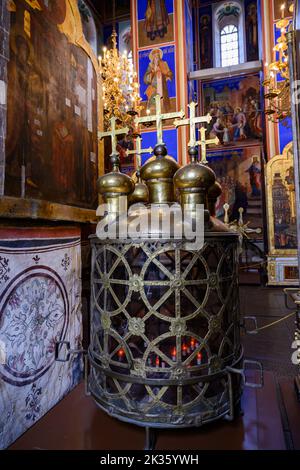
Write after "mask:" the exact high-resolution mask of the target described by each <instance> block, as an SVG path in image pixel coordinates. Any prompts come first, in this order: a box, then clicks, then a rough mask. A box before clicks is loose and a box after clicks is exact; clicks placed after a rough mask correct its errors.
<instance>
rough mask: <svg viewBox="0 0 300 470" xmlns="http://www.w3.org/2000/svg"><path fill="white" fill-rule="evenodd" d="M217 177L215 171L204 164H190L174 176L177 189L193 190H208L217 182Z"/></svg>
mask: <svg viewBox="0 0 300 470" xmlns="http://www.w3.org/2000/svg"><path fill="white" fill-rule="evenodd" d="M215 179H216V176H215V173H214V172H213V170H211V169H210V168H209V167H208V166H205V165H202V163H199V162H195V163H190V164H188V165H186V166H183V167H182V168H180V169H179V170H178V171H177V172H176V174H175V176H174V184H175V186H176V188H178V189H179V190H180V189H193V188H203V189H204V190H208V188H209V187H210V186H212V185H213V184H214V182H215Z"/></svg>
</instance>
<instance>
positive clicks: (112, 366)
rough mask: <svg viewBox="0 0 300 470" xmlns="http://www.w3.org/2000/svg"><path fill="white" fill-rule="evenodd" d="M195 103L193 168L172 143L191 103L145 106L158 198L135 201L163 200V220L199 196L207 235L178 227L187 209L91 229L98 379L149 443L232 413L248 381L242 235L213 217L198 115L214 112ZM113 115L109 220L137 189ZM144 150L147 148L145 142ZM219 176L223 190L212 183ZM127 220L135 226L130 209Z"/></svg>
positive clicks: (91, 355) (99, 395)
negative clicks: (96, 231)
mask: <svg viewBox="0 0 300 470" xmlns="http://www.w3.org/2000/svg"><path fill="white" fill-rule="evenodd" d="M195 107H196V104H195V103H191V104H190V119H185V120H183V121H176V126H179V125H190V143H189V156H190V164H188V165H186V166H185V167H183V168H179V166H178V164H177V163H176V162H175V160H174V159H173V158H172V157H170V156H168V155H167V149H166V147H165V145H164V143H163V141H162V120H163V119H171V118H172V119H173V118H175V117H181V118H182V117H183V115H184V113H182V112H180V113H169V114H164V115H162V114H161V113H160V97H156V108H157V115H156V116H148V117H143V118H137V121H139V122H144V121H148V120H150V119H151V120H155V121H156V124H157V137H158V143H157V145H156V146H155V148H154V156H153V157H152V158H151V159H150V160H149V161H148V162H147V163H146V164H145V165H144V166H142V167H141V169H140V177H141V178H140V179H141V180H144V182H145V183H146V185H147V188H148V190H149V203H150V204H152V206H147V207H145V206H144V207H143V208H139V209H138V208H134V207H135V205H133V206H132V207H131V209H130V211H129V212H130V213H131V214H133V215H134V212H135V211H136V212H138V211H139V210H141V211H144V215H147V218H148V219H149V217H150V218H151V217H152V215H151V214H152V212H151V207H152V208H153V205H154V206H155V211H156V212H157V213H159V216H160V218H161V220H163V218H164V213H163V210H162V207H163V205H166V206H168V205H170V204H171V205H173V204H174V201H176V197H178V199H179V200H180V203H181V206H182V207H181V208H180V205H179V204H178V203H175V206H176V205H177V207H178V208H180V210H181V211H182V209H183V208H186V206H188V212H189V213H190V216H191V219H190V220H191V222H190V223H191V226H192V225H193V224H194V223H195V222H196V221H197V220H198V215H199V214H198V209H197V208H198V207H199V204H200V205H201V207H202V208H203V210H204V216H203V223H204V227H202V228H203V229H204V228H205V234H204V244H203V245H201V246H198V247H197V248H195V246H194V247H193V248H191V245H190V244H189V243H188V240H187V239H186V238H185V237H184V236H183V237H177V238H176V236H175V233H178V232H177V230H176V229H177V228H178V227H176V225H174V224H181V228H182V226H183V224H185V223H186V222H185V221H184V222H183V220H180V221H178V219H176V221H175V219H174V220H173V222H172V223H173V225H172V224H171V227H170V228H171V230H170V231H169V232H166V231H164V229H159V230H160V231H159V233H156V232H155V230H154V231H153V226H152V224H150V226H148V227H147V228H145V227H142V228H141V231H142V233H141V234H140V237H139V238H138V239H132V238H130V237H128V238H126V236H124V235H123V237H122V238H120V239H106V240H101V239H100V238H97V237H96V236H94V237H92V238H91V244H92V274H91V287H92V289H91V291H92V292H91V336H90V346H89V350H88V359H89V363H90V370H89V376H88V387H89V390H90V392H91V394H92V395H93V397H94V398H95V400H96V402H97V404H98V405H99V406H100V407H101V408H102V409H103V410H104V411H106V412H107V413H108V414H110V415H111V416H114V417H116V418H118V419H120V420H123V421H126V422H129V423H134V424H137V425H140V426H144V427H145V428H146V430H147V434H146V435H147V444H146V447H147V448H148V447H150V446H151V444H150V440H151V439H150V438H149V430H150V429H152V428H179V427H181V428H183V427H192V426H201V425H202V424H205V423H208V422H211V421H214V420H217V419H220V418H222V417H224V418H227V419H233V418H234V416H235V414H236V413H237V412H238V411H239V407H240V398H241V394H242V387H243V383H245V375H244V365H245V361H243V350H242V347H241V341H240V313H239V294H238V273H237V266H238V245H239V238H238V234H237V233H233V232H231V231H230V230H229V228H228V227H227V226H225V225H224V224H223V223H222V222H220V221H218V220H217V219H216V218H215V217H214V215H215V212H214V204H215V202H216V199H217V197H218V195H219V194H220V187H219V186H218V184H216V182H215V181H216V177H215V174H214V172H213V171H212V170H211V169H210V168H209V167H208V166H207V165H206V163H207V159H206V145H207V144H211V143H215V139H214V140H213V141H211V140H208V141H207V140H206V137H205V129H204V128H201V129H200V130H201V140H200V141H197V140H196V138H195V125H196V123H203V122H204V123H205V122H209V121H210V120H211V117H210V116H209V115H208V116H204V117H200V118H197V117H196V116H195ZM113 124H114V122H113V121H112V126H111V127H112V131H111V132H110V133H107V134H110V135H111V136H112V148H113V153H112V160H113V162H114V165H115V167H116V168H115V170H114V171H113V172H112V173H111V174H109V175H104V176H103V177H101V178H100V179H99V181H98V188H99V192H100V193H101V194H102V195H103V197H104V200H105V202H107V204H108V206H109V209H108V216H107V218H108V220H115V221H118V220H120V219H119V216H120V215H121V216H122V217H123V215H124V214H126V212H127V211H123V212H122V213H121V212H119V213H118V206H119V197H120V195H121V194H122V195H123V196H124V195H127V196H128V201H129V204H132V203H133V202H134V200H135V198H134V197H133V198H132V199H133V200H132V199H130V197H131V196H130V194H134V193H133V192H132V191H133V184H131V182H130V181H129V180H130V179H129V178H128V177H126V178H125V177H121V174H120V173H119V171H118V168H117V167H118V158H117V155H116V154H115V153H116V136H115V132H114V126H113ZM198 145H200V146H201V155H202V162H199V160H198V149H197V146H198ZM137 152H138V156H139V157H140V155H141V154H142V152H143V151H142V150H141V142H139V145H138V150H137ZM122 178H123V179H122ZM139 183H141V181H139ZM210 188H213V191H210V192H209V189H210ZM138 200H140V199H138ZM143 200H144V191H143ZM146 200H148V193H147V197H146ZM172 207H173V206H172ZM184 210H185V209H184ZM127 215H128V214H127ZM122 217H121V218H122ZM126 223H127V224H129V225H127V228H130V224H131V223H132V221H131V219H130V217H129V218H128V219H127V222H126ZM149 227H150V228H149ZM160 227H161V226H160ZM183 232H184V230H183ZM126 233H131V232H130V230H128V231H126ZM149 439H150V440H149ZM152 447H153V446H152Z"/></svg>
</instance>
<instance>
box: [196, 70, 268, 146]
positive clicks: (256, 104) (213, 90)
mask: <svg viewBox="0 0 300 470" xmlns="http://www.w3.org/2000/svg"><path fill="white" fill-rule="evenodd" d="M202 91H203V93H202V96H203V112H204V113H205V114H206V113H210V115H211V116H212V121H211V122H210V123H209V124H208V126H207V131H208V135H209V136H210V137H211V138H214V137H216V136H217V137H218V138H219V141H220V144H219V145H220V147H222V148H224V147H228V148H229V147H231V148H232V147H241V146H244V145H247V146H249V145H257V143H258V142H259V141H261V139H262V110H261V102H260V80H259V75H258V74H255V75H249V76H246V77H244V76H243V77H235V78H229V79H226V80H225V79H222V80H214V81H213V82H204V83H203V85H202Z"/></svg>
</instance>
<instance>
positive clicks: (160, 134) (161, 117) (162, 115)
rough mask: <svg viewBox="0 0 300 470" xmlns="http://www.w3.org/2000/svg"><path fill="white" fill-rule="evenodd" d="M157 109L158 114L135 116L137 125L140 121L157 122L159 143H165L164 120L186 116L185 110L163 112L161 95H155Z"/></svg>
mask: <svg viewBox="0 0 300 470" xmlns="http://www.w3.org/2000/svg"><path fill="white" fill-rule="evenodd" d="M155 109H156V111H155V112H156V114H153V115H151V116H143V117H138V116H137V117H136V118H135V125H136V126H137V127H138V125H139V123H141V124H143V123H145V122H152V121H155V122H156V133H157V145H160V144H163V121H165V120H166V119H175V118H181V119H182V118H184V112H183V111H182V110H181V111H179V112H175V113H162V112H161V96H160V95H155Z"/></svg>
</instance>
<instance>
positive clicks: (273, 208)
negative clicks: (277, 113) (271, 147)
mask: <svg viewBox="0 0 300 470" xmlns="http://www.w3.org/2000/svg"><path fill="white" fill-rule="evenodd" d="M266 179H267V209H268V225H269V231H268V233H269V250H270V254H281V253H283V254H296V250H297V227H296V213H297V212H296V193H295V180H294V157H293V144H292V142H291V143H289V144H288V145H287V146H286V147H285V149H284V150H283V153H282V155H277V156H276V157H273V158H272V159H271V160H270V161H269V162H268V164H267V172H266Z"/></svg>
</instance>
